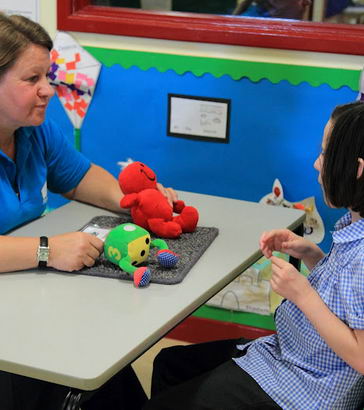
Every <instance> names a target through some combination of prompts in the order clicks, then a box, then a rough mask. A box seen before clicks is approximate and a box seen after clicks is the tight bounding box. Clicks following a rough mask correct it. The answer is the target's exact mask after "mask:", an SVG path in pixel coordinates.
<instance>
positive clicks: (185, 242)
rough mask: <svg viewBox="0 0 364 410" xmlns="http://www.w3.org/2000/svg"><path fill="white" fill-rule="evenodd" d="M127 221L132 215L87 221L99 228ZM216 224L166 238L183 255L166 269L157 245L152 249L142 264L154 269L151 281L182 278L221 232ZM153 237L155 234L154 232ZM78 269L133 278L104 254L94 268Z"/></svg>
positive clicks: (103, 275)
mask: <svg viewBox="0 0 364 410" xmlns="http://www.w3.org/2000/svg"><path fill="white" fill-rule="evenodd" d="M125 222H131V219H130V216H128V215H121V216H120V217H116V216H96V217H95V218H92V219H91V221H90V222H89V223H88V224H96V225H98V226H99V227H100V228H113V227H115V226H117V225H120V224H122V223H125ZM218 233H219V230H218V229H217V228H215V227H203V226H198V227H197V228H196V230H195V232H193V233H183V234H182V235H181V236H180V237H179V238H178V239H165V241H166V242H167V244H168V247H169V249H170V250H172V251H173V252H175V253H177V254H178V255H179V256H180V259H179V261H178V263H177V265H176V266H175V267H174V268H171V269H166V268H162V267H161V266H159V264H158V262H157V260H156V257H155V254H156V252H157V249H156V248H151V249H150V254H149V258H148V261H147V262H146V263H145V264H143V265H144V266H148V267H149V269H150V270H151V282H154V283H163V284H167V285H172V284H176V283H179V282H182V280H183V279H184V277H185V276H186V275H187V273H188V272H189V271H190V269H191V268H192V266H193V265H194V264H195V263H196V262H197V261H198V259H199V258H200V257H201V255H202V254H203V253H204V252H205V250H206V249H207V248H208V247H209V246H210V244H211V243H212V242H213V240H214V239H215V238H216V236H217V235H218ZM151 237H152V239H154V238H156V237H155V236H153V235H151ZM79 273H81V274H84V275H92V276H102V277H107V278H115V279H126V280H132V277H131V276H130V275H128V274H127V273H126V272H124V271H122V270H121V269H120V268H119V267H118V266H116V265H114V264H113V263H111V262H109V261H108V260H107V259H105V258H104V255H103V254H102V255H101V256H100V258H99V259H98V260H97V261H96V263H95V265H94V266H92V267H91V268H83V269H81V270H80V271H79Z"/></svg>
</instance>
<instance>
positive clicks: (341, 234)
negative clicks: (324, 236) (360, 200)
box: [332, 212, 364, 243]
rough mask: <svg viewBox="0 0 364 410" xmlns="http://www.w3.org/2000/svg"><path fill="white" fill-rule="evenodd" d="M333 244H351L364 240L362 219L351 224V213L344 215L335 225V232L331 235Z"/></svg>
mask: <svg viewBox="0 0 364 410" xmlns="http://www.w3.org/2000/svg"><path fill="white" fill-rule="evenodd" d="M332 237H333V241H334V243H345V242H352V241H355V240H358V239H363V238H364V219H359V221H356V222H354V223H352V222H351V213H350V212H348V213H346V214H345V215H344V216H343V217H342V218H340V219H339V220H338V222H337V223H336V224H335V231H334V232H333V234H332Z"/></svg>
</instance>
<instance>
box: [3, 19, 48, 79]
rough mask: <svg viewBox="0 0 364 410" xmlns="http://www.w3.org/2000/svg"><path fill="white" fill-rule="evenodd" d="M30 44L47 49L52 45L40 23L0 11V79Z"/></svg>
mask: <svg viewBox="0 0 364 410" xmlns="http://www.w3.org/2000/svg"><path fill="white" fill-rule="evenodd" d="M31 44H36V45H38V46H41V47H44V48H47V49H48V50H49V51H50V50H51V49H52V47H53V42H52V39H51V38H50V36H49V34H48V33H47V32H46V30H44V28H43V27H42V26H41V25H40V24H38V23H35V22H34V21H32V20H29V19H28V18H26V17H23V16H19V15H12V16H7V15H5V14H4V13H1V12H0V80H1V78H2V76H3V75H4V74H5V73H6V72H7V71H8V70H9V68H11V67H12V66H13V65H14V63H15V62H16V60H17V59H18V58H19V56H20V54H21V53H22V52H23V51H24V50H25V48H27V47H28V46H29V45H31Z"/></svg>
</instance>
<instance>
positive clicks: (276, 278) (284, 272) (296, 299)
mask: <svg viewBox="0 0 364 410" xmlns="http://www.w3.org/2000/svg"><path fill="white" fill-rule="evenodd" d="M270 260H271V262H272V278H271V280H270V284H271V286H272V289H273V290H274V292H276V293H278V295H281V296H282V297H284V298H285V299H288V300H290V301H291V302H293V303H294V304H295V305H297V306H298V307H299V306H300V305H301V304H302V303H304V301H305V300H306V298H307V297H308V296H309V294H310V293H311V291H312V290H313V288H312V287H311V285H310V283H309V281H308V280H307V278H306V277H305V276H303V275H301V274H300V273H299V272H298V271H297V269H296V268H295V267H294V266H293V265H291V264H290V263H289V262H287V261H285V260H283V259H281V258H277V257H276V256H272V257H271V258H270Z"/></svg>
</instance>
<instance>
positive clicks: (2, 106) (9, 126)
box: [0, 14, 176, 410]
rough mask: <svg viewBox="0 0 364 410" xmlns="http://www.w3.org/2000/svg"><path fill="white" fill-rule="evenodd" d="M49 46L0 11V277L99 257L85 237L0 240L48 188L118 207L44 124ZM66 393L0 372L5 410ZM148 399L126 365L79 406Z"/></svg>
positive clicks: (50, 405) (42, 404) (30, 26)
mask: <svg viewBox="0 0 364 410" xmlns="http://www.w3.org/2000/svg"><path fill="white" fill-rule="evenodd" d="M51 48H52V40H51V39H50V37H49V35H48V34H47V33H46V31H45V30H44V29H43V28H42V27H41V26H40V25H39V24H37V23H34V22H32V21H31V20H28V19H27V18H25V17H22V16H16V15H13V16H10V17H7V16H5V15H4V14H0V96H1V98H0V196H1V212H0V272H8V271H17V270H23V269H28V268H34V267H37V266H39V267H44V266H48V267H52V268H55V269H59V270H63V271H76V270H79V269H81V268H82V267H84V266H92V265H93V264H94V263H95V259H96V258H97V257H98V256H99V255H100V252H101V251H102V249H103V242H102V241H101V240H100V239H98V238H96V237H95V236H93V235H90V234H87V233H84V232H70V233H64V234H61V235H55V236H52V237H50V238H45V237H42V239H41V240H40V238H35V237H34V238H33V237H11V236H4V235H1V234H4V233H6V232H7V231H9V230H11V229H13V228H15V227H16V226H18V225H20V224H23V223H25V222H27V221H30V220H32V219H34V218H37V217H39V216H40V215H41V214H42V213H43V211H44V210H45V207H46V202H47V189H48V188H49V189H50V190H51V191H53V192H58V193H61V194H62V195H64V196H65V197H66V198H68V199H75V200H78V201H83V202H87V203H90V204H93V205H96V206H100V207H102V208H107V209H109V210H111V211H118V210H120V207H119V202H120V199H121V198H122V193H121V191H120V188H119V184H118V182H117V180H116V179H115V178H114V177H113V176H112V175H111V174H109V173H108V172H107V171H105V170H104V169H102V168H100V167H99V166H97V165H94V164H91V163H90V161H89V160H88V159H86V158H85V157H83V156H82V155H81V154H80V153H79V152H77V151H76V150H74V149H73V148H72V147H71V146H70V145H69V144H68V143H67V141H66V140H65V138H64V137H63V135H62V133H61V131H60V130H59V129H58V128H57V126H56V125H55V124H54V123H52V122H51V121H47V120H45V115H46V108H47V105H48V103H49V100H50V98H51V97H52V96H53V93H54V91H53V89H52V87H51V86H50V85H49V83H48V79H47V73H48V70H49V67H50V56H49V51H50V50H51ZM160 190H161V191H162V192H163V193H165V195H166V196H167V197H168V199H169V200H170V201H171V202H172V201H173V200H175V199H176V194H175V192H174V191H173V190H172V189H170V188H168V189H165V188H163V186H160ZM41 242H42V243H41ZM41 245H42V246H41ZM19 249H21V252H19ZM66 394H67V389H66V388H65V387H62V386H56V385H53V384H50V383H45V382H40V381H37V380H30V379H27V378H24V377H20V376H15V375H10V374H7V373H4V372H0V408H1V409H2V410H33V409H34V410H41V409H47V410H48V409H52V410H53V409H58V408H61V404H62V402H63V401H64V399H65V397H66ZM145 399H146V396H145V394H144V391H143V389H142V388H141V385H140V384H139V381H138V380H137V378H136V376H135V374H134V373H133V371H132V369H131V367H127V368H126V369H124V370H123V371H122V372H120V373H119V374H118V375H116V376H115V377H114V378H113V379H112V380H111V381H110V383H108V384H107V385H106V386H105V387H104V388H102V389H100V391H97V392H94V394H93V397H92V398H91V399H90V400H89V401H88V402H87V403H85V404H83V409H93V408H99V409H101V408H102V409H122V408H123V409H134V408H135V409H139V408H140V407H141V404H142V403H143V402H144V401H145Z"/></svg>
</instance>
